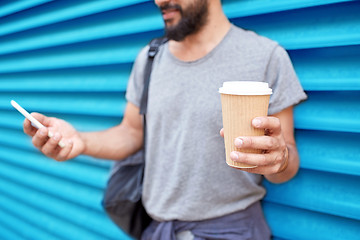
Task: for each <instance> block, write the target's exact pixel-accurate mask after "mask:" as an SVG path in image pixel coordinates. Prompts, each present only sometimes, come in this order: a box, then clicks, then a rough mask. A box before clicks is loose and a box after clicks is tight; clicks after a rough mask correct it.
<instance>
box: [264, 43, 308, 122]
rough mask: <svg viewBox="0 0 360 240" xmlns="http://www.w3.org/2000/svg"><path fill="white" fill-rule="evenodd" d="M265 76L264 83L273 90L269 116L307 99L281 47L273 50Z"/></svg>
mask: <svg viewBox="0 0 360 240" xmlns="http://www.w3.org/2000/svg"><path fill="white" fill-rule="evenodd" d="M265 75H266V77H265V78H266V81H267V82H268V83H269V86H270V87H271V88H272V90H273V94H272V95H271V97H270V104H269V111H268V114H269V115H273V114H275V113H278V112H281V111H282V110H284V109H286V108H288V107H290V106H292V105H295V104H298V103H299V102H301V101H303V100H305V99H306V98H307V96H306V94H305V92H304V90H303V88H302V86H301V84H300V82H299V79H298V77H297V76H296V73H295V70H294V67H293V65H292V63H291V60H290V57H289V55H288V54H287V52H286V51H285V49H284V48H282V47H281V46H276V47H275V49H274V50H273V52H272V55H271V57H270V61H269V64H268V67H267V71H266V74H265Z"/></svg>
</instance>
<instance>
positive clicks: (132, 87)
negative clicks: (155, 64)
mask: <svg viewBox="0 0 360 240" xmlns="http://www.w3.org/2000/svg"><path fill="white" fill-rule="evenodd" d="M148 49H149V47H148V46H146V47H144V48H143V49H142V50H141V51H140V53H139V54H138V56H137V57H136V60H135V62H134V65H133V68H132V70H131V73H130V77H129V81H128V85H127V89H126V94H125V98H126V100H127V101H128V102H131V103H132V104H134V105H135V106H137V107H140V102H141V96H142V92H143V89H144V71H145V65H146V61H147V52H148Z"/></svg>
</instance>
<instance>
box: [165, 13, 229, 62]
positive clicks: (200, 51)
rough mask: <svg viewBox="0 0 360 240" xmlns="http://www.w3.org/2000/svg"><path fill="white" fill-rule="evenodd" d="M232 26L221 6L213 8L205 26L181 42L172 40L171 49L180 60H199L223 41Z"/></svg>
mask: <svg viewBox="0 0 360 240" xmlns="http://www.w3.org/2000/svg"><path fill="white" fill-rule="evenodd" d="M230 26H231V23H230V22H229V20H228V19H227V17H226V16H225V14H224V13H223V12H222V9H221V8H220V9H219V8H216V9H211V10H210V12H209V18H208V22H207V24H206V25H205V26H203V27H202V28H201V29H200V30H199V31H198V32H196V33H194V34H191V35H189V36H187V37H186V38H185V39H184V40H183V41H181V42H176V41H170V42H169V50H170V52H171V53H172V54H173V55H174V56H175V57H176V58H178V59H179V60H182V61H186V62H189V61H195V60H198V59H200V58H202V57H204V56H206V55H207V54H208V53H209V52H211V51H212V50H213V49H214V48H215V47H216V46H217V45H218V44H219V43H220V42H221V40H222V39H223V38H224V37H225V35H226V34H227V32H228V31H229V29H230Z"/></svg>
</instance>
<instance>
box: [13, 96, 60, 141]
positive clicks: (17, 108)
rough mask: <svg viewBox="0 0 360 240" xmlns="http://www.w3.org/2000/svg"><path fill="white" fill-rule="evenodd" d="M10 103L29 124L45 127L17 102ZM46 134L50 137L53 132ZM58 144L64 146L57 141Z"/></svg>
mask: <svg viewBox="0 0 360 240" xmlns="http://www.w3.org/2000/svg"><path fill="white" fill-rule="evenodd" d="M10 103H11V105H12V106H13V107H14V108H15V109H16V110H18V111H19V112H20V113H21V114H22V115H23V116H24V117H26V118H27V119H29V121H30V122H31V125H33V126H34V127H36V128H38V129H40V128H43V127H45V126H44V125H42V124H41V123H40V122H39V121H38V120H36V118H34V117H33V116H31V115H30V113H28V112H27V111H26V110H25V109H24V108H22V107H21V106H20V105H19V104H18V103H17V102H15V101H14V100H11V101H10ZM48 136H49V137H50V138H51V137H53V136H54V134H53V133H52V132H50V131H49V133H48ZM58 145H59V146H60V147H62V148H63V147H65V143H64V142H62V141H60V142H59V143H58Z"/></svg>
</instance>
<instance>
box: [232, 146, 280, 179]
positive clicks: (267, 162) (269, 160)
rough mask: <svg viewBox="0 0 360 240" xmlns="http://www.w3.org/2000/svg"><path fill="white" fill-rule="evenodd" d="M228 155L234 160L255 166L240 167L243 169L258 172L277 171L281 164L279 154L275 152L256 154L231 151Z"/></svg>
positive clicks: (271, 172) (268, 172)
mask: <svg viewBox="0 0 360 240" xmlns="http://www.w3.org/2000/svg"><path fill="white" fill-rule="evenodd" d="M230 157H231V159H232V160H233V161H235V162H240V163H243V164H248V165H253V166H256V167H255V168H240V169H241V170H243V171H247V172H251V173H258V174H273V173H277V172H278V171H279V169H280V167H281V164H282V160H281V159H282V158H281V156H278V155H277V154H276V153H268V154H256V153H242V152H237V151H234V152H231V154H230Z"/></svg>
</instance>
